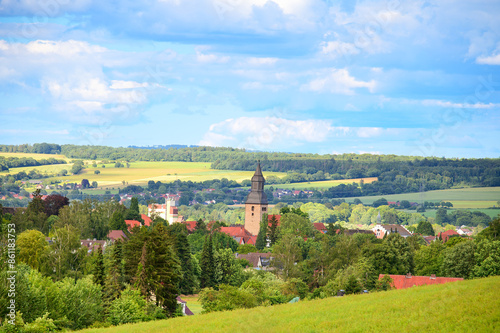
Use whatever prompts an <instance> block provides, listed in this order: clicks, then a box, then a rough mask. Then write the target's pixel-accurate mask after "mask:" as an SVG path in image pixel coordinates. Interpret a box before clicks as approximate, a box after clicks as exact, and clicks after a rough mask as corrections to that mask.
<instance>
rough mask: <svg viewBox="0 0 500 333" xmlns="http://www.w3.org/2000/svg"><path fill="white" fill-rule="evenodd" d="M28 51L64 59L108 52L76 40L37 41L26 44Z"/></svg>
mask: <svg viewBox="0 0 500 333" xmlns="http://www.w3.org/2000/svg"><path fill="white" fill-rule="evenodd" d="M26 50H27V51H28V52H30V53H35V54H44V55H48V54H52V55H60V56H64V57H71V56H74V55H75V54H79V53H87V54H96V53H101V52H106V51H107V49H106V48H104V47H101V46H98V45H91V44H89V43H87V42H82V41H76V40H68V41H53V40H36V41H33V42H29V43H28V44H26Z"/></svg>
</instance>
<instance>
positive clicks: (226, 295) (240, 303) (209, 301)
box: [199, 284, 258, 313]
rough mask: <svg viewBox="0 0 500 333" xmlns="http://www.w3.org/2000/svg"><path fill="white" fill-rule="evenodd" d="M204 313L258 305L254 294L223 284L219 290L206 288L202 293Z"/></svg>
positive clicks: (201, 300) (201, 299)
mask: <svg viewBox="0 0 500 333" xmlns="http://www.w3.org/2000/svg"><path fill="white" fill-rule="evenodd" d="M199 299H200V302H201V305H202V307H203V313H209V312H215V311H228V310H235V309H249V308H253V307H256V306H257V305H258V303H257V299H256V298H255V296H254V295H252V294H251V293H249V292H248V291H245V290H240V289H238V288H236V287H233V286H229V285H225V284H221V285H220V286H219V290H218V291H217V290H214V289H212V288H205V289H203V290H202V292H201V293H200V298H199Z"/></svg>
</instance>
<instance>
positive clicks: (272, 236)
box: [268, 215, 279, 246]
mask: <svg viewBox="0 0 500 333" xmlns="http://www.w3.org/2000/svg"><path fill="white" fill-rule="evenodd" d="M270 222H271V225H270V226H269V229H268V232H269V241H270V243H271V246H273V245H274V244H275V243H276V242H277V241H278V237H279V235H278V220H277V219H276V215H273V216H272V217H271V221H270Z"/></svg>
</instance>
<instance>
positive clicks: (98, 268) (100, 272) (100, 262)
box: [92, 246, 104, 286]
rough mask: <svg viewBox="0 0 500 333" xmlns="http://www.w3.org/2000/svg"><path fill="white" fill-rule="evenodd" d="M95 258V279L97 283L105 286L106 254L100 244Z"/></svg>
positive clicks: (93, 272) (93, 270) (93, 269)
mask: <svg viewBox="0 0 500 333" xmlns="http://www.w3.org/2000/svg"><path fill="white" fill-rule="evenodd" d="M94 260H95V261H94V266H93V267H92V274H93V275H94V277H93V281H94V283H95V284H98V285H100V286H104V256H103V255H102V248H101V247H100V246H99V247H98V248H97V253H96V254H95V257H94Z"/></svg>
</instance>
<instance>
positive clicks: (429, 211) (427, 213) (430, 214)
mask: <svg viewBox="0 0 500 333" xmlns="http://www.w3.org/2000/svg"><path fill="white" fill-rule="evenodd" d="M453 210H455V209H453V208H452V209H449V210H448V214H450V213H451V211H453ZM457 210H468V211H471V212H481V213H485V214H486V215H488V216H489V217H491V218H496V217H497V216H498V214H500V209H473V208H470V209H465V208H460V209H457ZM407 212H415V211H414V210H413V211H407ZM436 212H437V209H427V210H426V211H425V212H423V213H421V214H422V215H424V216H427V217H432V218H435V217H436Z"/></svg>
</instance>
